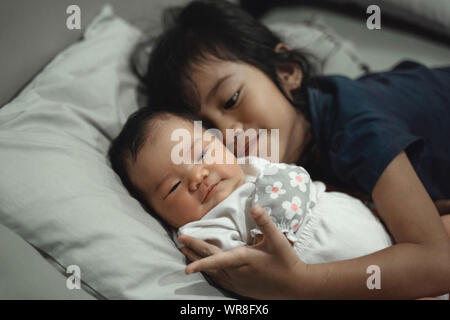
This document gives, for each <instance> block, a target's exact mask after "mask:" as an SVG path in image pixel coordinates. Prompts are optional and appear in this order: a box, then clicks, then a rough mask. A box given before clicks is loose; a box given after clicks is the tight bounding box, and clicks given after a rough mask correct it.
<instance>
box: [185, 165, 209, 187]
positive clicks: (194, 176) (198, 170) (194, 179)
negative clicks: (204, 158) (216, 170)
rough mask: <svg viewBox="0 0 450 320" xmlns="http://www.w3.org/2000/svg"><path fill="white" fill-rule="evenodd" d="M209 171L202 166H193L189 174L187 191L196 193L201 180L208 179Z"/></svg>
mask: <svg viewBox="0 0 450 320" xmlns="http://www.w3.org/2000/svg"><path fill="white" fill-rule="evenodd" d="M208 174H209V171H208V169H207V168H205V166H204V165H202V164H197V165H194V166H193V167H192V169H191V171H190V172H189V190H190V191H196V190H197V189H198V188H199V187H200V185H201V184H202V182H203V180H204V179H206V178H207V177H208Z"/></svg>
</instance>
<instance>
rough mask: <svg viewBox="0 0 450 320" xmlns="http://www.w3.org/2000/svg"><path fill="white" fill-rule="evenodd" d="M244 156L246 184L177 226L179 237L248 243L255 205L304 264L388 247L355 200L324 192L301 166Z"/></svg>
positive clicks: (224, 246) (254, 230)
mask: <svg viewBox="0 0 450 320" xmlns="http://www.w3.org/2000/svg"><path fill="white" fill-rule="evenodd" d="M246 160H247V161H248V163H247V164H243V165H242V168H243V170H244V173H245V174H246V182H245V183H244V184H243V185H242V186H240V187H239V188H237V189H236V190H235V191H234V192H233V193H232V194H231V195H230V196H229V197H228V198H226V199H225V200H224V201H222V202H221V203H219V204H218V205H217V206H216V207H214V208H213V209H212V210H211V211H209V212H208V213H207V214H206V215H205V216H203V218H202V219H201V220H199V221H194V222H190V223H188V224H186V225H184V226H182V227H181V228H179V229H178V232H177V234H178V235H180V234H185V235H189V236H192V237H196V238H199V239H202V240H205V241H208V242H209V243H212V244H214V245H217V246H219V247H220V248H222V249H224V250H229V249H232V248H234V247H237V246H245V245H249V244H253V238H254V236H255V234H257V233H261V232H260V230H259V229H258V228H257V227H256V225H255V223H254V221H253V218H252V217H251V215H250V208H251V207H252V206H253V205H255V204H259V205H260V206H262V207H263V208H265V209H266V211H267V212H268V213H269V215H270V216H271V218H272V220H273V221H274V222H275V225H276V226H277V227H278V228H279V229H280V230H281V231H282V232H284V233H285V234H286V236H287V238H288V239H289V240H291V241H292V242H293V246H294V248H295V250H296V252H297V253H298V255H299V257H300V259H301V260H302V261H303V262H305V263H308V264H313V263H322V262H330V261H336V260H345V259H351V258H356V257H360V256H364V255H367V254H370V253H373V252H375V251H378V250H381V249H384V248H386V247H388V246H391V245H392V240H391V237H390V235H389V233H388V232H387V231H386V229H385V228H384V226H383V224H382V223H381V222H380V220H379V219H378V218H377V217H376V216H375V215H374V214H373V213H372V212H371V211H370V210H369V209H368V208H367V207H366V206H365V205H364V204H363V203H362V202H361V201H360V200H358V199H356V198H353V197H350V196H348V195H346V194H344V193H340V192H325V185H324V184H323V183H322V182H314V181H311V179H310V176H309V174H308V173H307V172H306V171H305V170H304V169H303V168H301V167H298V166H295V165H287V164H281V163H271V162H269V161H267V160H264V159H261V158H256V157H249V158H246ZM247 161H246V162H247ZM175 238H176V237H175ZM178 245H179V244H178Z"/></svg>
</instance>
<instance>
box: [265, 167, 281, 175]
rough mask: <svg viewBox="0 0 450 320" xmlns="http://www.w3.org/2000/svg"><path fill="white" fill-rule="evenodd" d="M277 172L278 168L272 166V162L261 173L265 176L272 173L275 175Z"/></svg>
mask: <svg viewBox="0 0 450 320" xmlns="http://www.w3.org/2000/svg"><path fill="white" fill-rule="evenodd" d="M277 173H278V168H277V167H276V166H274V165H273V164H271V165H269V166H267V167H266V168H265V169H264V171H263V175H265V176H273V175H276V174H277Z"/></svg>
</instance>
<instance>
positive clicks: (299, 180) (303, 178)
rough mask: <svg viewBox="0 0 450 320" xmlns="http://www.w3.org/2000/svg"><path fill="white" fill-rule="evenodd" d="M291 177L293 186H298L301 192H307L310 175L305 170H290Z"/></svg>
mask: <svg viewBox="0 0 450 320" xmlns="http://www.w3.org/2000/svg"><path fill="white" fill-rule="evenodd" d="M289 177H290V178H291V186H292V187H293V188H296V187H298V188H299V189H300V191H301V192H306V184H307V183H308V182H309V175H308V174H306V173H303V172H300V173H297V172H295V171H292V172H289Z"/></svg>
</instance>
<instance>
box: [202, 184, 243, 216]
mask: <svg viewBox="0 0 450 320" xmlns="http://www.w3.org/2000/svg"><path fill="white" fill-rule="evenodd" d="M221 183H223V184H229V186H224V188H222V189H221V190H218V191H217V192H216V193H215V194H214V196H213V197H212V199H211V201H212V205H211V206H210V207H209V209H207V211H206V212H205V213H204V214H207V213H208V212H209V211H210V210H212V209H213V208H214V207H216V206H217V205H219V204H220V203H221V202H222V201H224V200H225V199H226V198H228V197H229V196H230V195H231V194H232V193H233V192H234V191H235V190H236V189H237V188H239V187H240V186H242V185H243V184H244V183H245V176H244V175H243V176H242V177H239V179H233V181H231V180H228V181H227V180H225V181H222V182H221Z"/></svg>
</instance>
